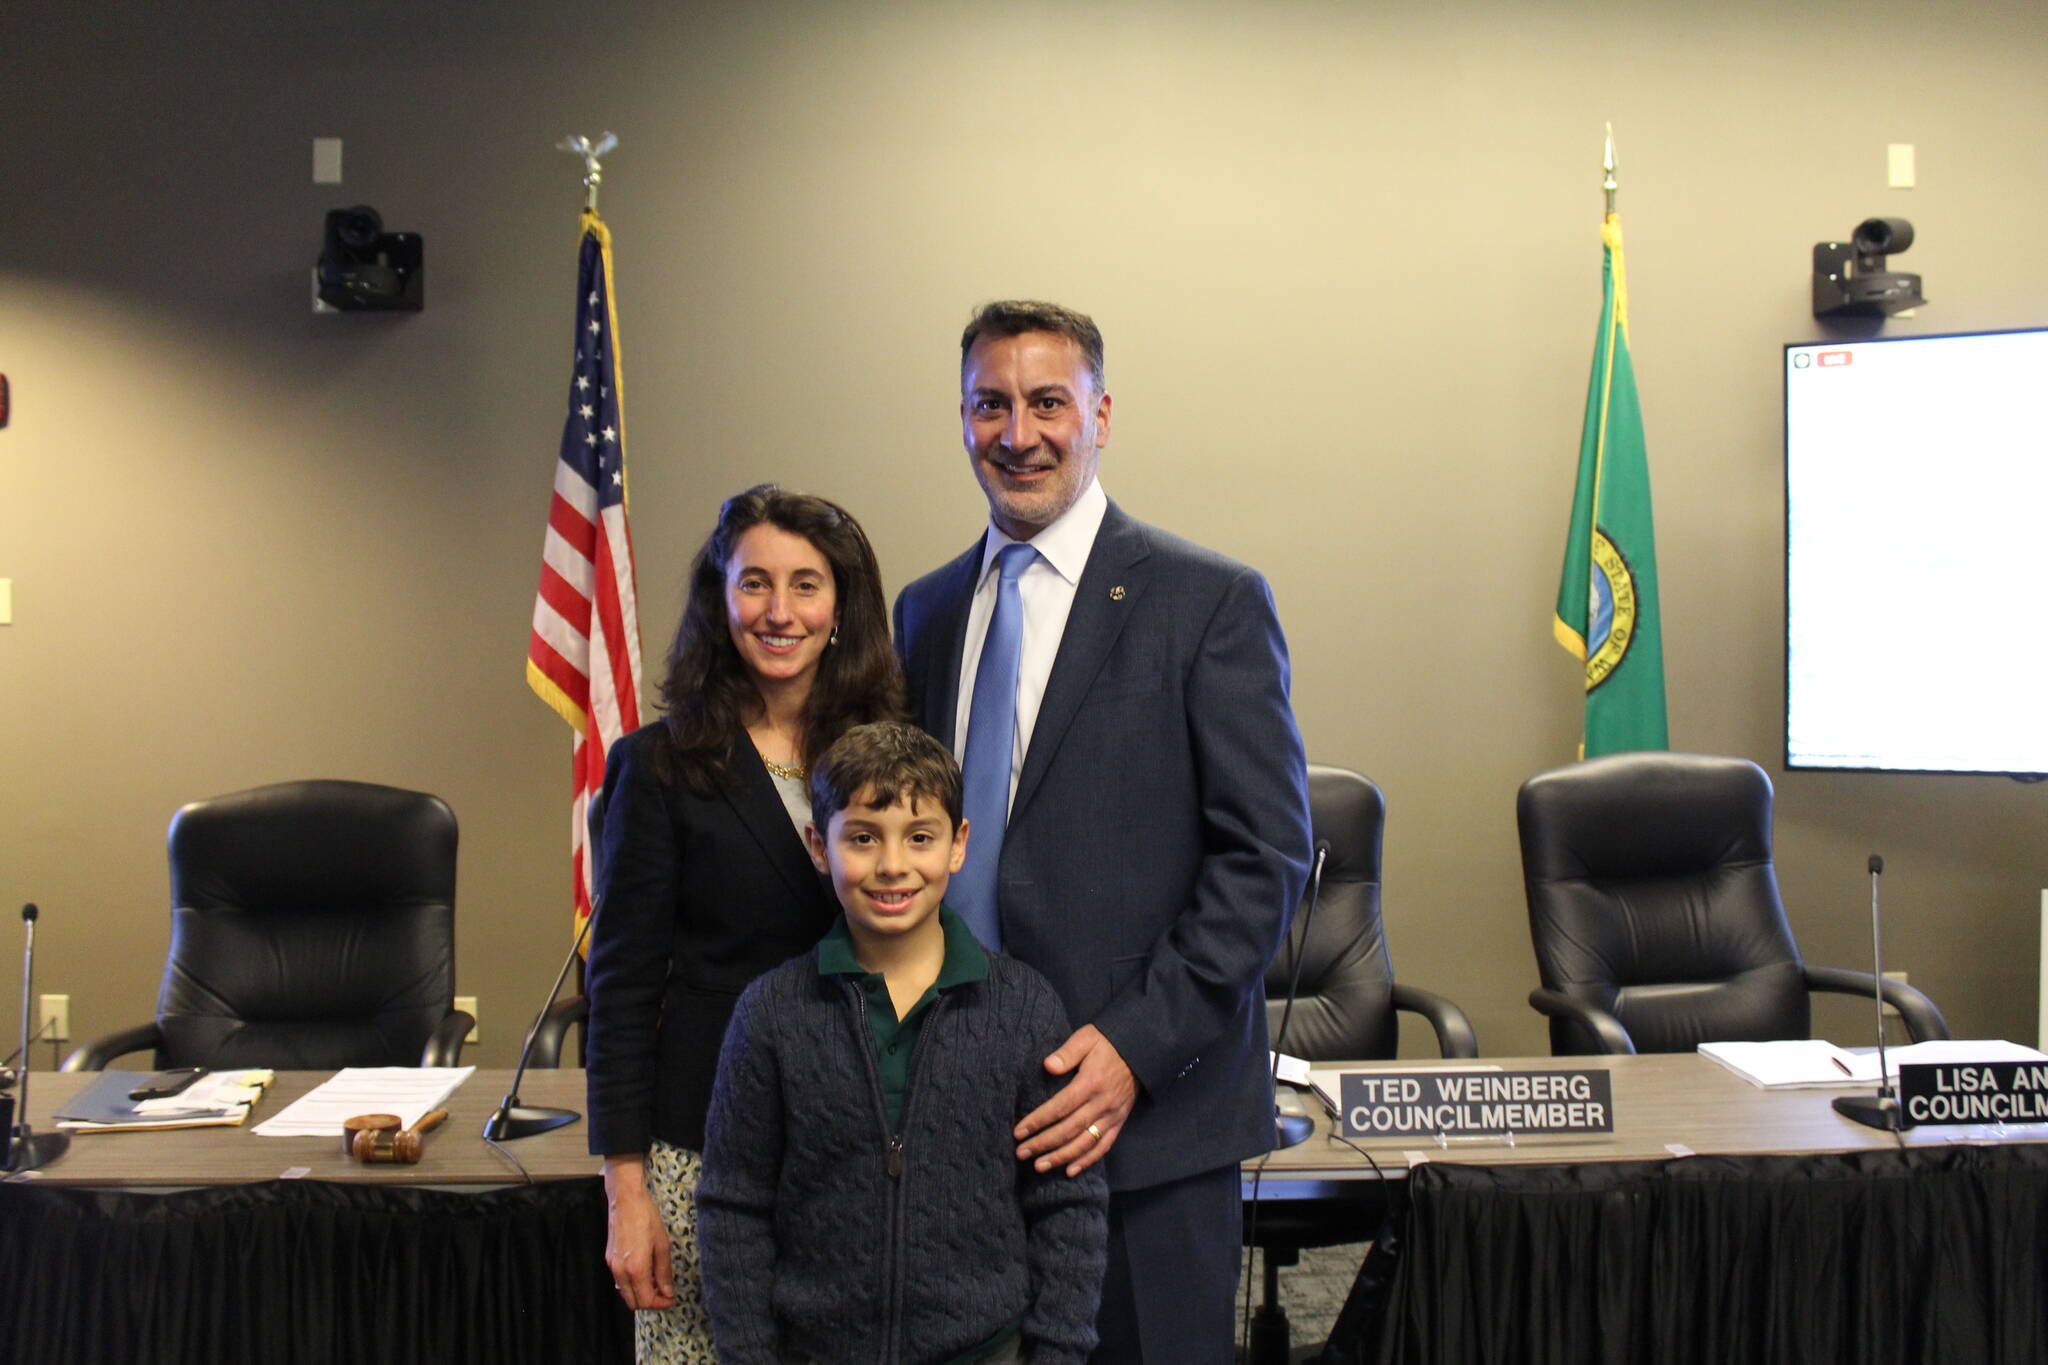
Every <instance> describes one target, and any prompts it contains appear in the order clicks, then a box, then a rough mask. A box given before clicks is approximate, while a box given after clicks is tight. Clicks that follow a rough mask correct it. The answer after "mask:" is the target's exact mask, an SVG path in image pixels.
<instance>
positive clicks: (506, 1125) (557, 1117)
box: [484, 1095, 583, 1142]
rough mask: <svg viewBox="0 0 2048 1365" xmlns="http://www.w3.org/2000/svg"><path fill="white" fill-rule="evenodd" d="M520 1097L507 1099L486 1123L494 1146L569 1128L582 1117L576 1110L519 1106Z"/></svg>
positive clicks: (485, 1130) (485, 1134)
mask: <svg viewBox="0 0 2048 1365" xmlns="http://www.w3.org/2000/svg"><path fill="white" fill-rule="evenodd" d="M518 1101H519V1097H518V1096H517V1095H507V1096H506V1097H505V1102H504V1103H503V1104H501V1105H499V1106H498V1109H497V1112H496V1113H494V1114H492V1115H491V1116H490V1117H489V1118H488V1119H485V1120H484V1136H485V1137H486V1138H489V1139H490V1140H491V1141H492V1142H510V1141H512V1140H513V1139H514V1138H523V1137H532V1136H533V1135H534V1134H535V1133H546V1132H551V1131H553V1130H554V1129H556V1128H566V1127H567V1126H568V1125H570V1124H572V1123H574V1122H576V1120H578V1119H580V1118H582V1117H583V1115H581V1114H579V1113H577V1112H576V1111H575V1110H574V1109H544V1108H540V1107H538V1106H535V1105H527V1104H520V1103H519V1102H518Z"/></svg>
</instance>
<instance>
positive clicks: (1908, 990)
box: [1806, 967, 1948, 1043]
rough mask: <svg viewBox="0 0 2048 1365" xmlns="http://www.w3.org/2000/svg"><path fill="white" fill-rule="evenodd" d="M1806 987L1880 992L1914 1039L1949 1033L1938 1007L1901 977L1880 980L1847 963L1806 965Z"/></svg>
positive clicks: (1835, 991)
mask: <svg viewBox="0 0 2048 1365" xmlns="http://www.w3.org/2000/svg"><path fill="white" fill-rule="evenodd" d="M1806 988H1807V989H1808V990H1810V991H1828V992H1831V993H1833V994H1835V995H1861V996H1866V997H1868V996H1873V995H1879V996H1882V997H1883V998H1884V1002H1885V1003H1886V1004H1887V1005H1890V1006H1891V1007H1892V1008H1893V1009H1895V1010H1897V1011H1898V1012H1899V1017H1900V1018H1901V1019H1904V1020H1905V1021H1906V1032H1908V1033H1910V1034H1912V1035H1913V1041H1914V1042H1916V1043H1925V1042H1931V1041H1934V1040H1936V1039H1941V1038H1946V1037H1948V1020H1946V1019H1944V1018H1942V1017H1941V1011H1940V1009H1938V1008H1937V1007H1936V1006H1935V1003H1934V1002H1933V1001H1932V1000H1930V999H1928V998H1927V997H1926V996H1925V995H1923V994H1921V993H1920V992H1919V991H1917V990H1915V989H1913V987H1911V986H1908V985H1907V984H1906V983H1905V982H1903V981H1893V980H1890V979H1889V978H1886V979H1884V980H1879V979H1878V978H1877V977H1874V976H1872V975H1871V974H1870V973H1869V972H1855V971H1850V970H1849V969H1848V968H1846V967H1808V968H1807V969H1806Z"/></svg>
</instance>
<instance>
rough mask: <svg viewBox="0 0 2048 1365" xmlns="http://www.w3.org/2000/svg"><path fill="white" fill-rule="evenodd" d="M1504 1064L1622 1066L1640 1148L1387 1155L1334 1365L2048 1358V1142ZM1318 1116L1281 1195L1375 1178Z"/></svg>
mask: <svg viewBox="0 0 2048 1365" xmlns="http://www.w3.org/2000/svg"><path fill="white" fill-rule="evenodd" d="M1480 1064H1482V1065H1489V1066H1498V1067H1500V1068H1501V1069H1503V1070H1510V1071H1516V1070H1546V1069H1586V1068H1601V1069H1605V1070H1608V1071H1610V1072H1612V1073H1613V1098H1614V1112H1615V1131H1614V1132H1613V1133H1611V1134H1601V1135H1588V1136H1575V1137H1561V1138H1541V1139H1534V1140H1526V1139H1525V1140H1523V1141H1521V1142H1518V1143H1517V1144H1516V1145H1515V1146H1513V1147H1509V1146H1506V1145H1504V1144H1502V1143H1498V1142H1465V1141H1456V1140H1454V1141H1452V1142H1451V1143H1450V1144H1449V1145H1448V1147H1440V1146H1438V1145H1437V1144H1436V1143H1435V1142H1434V1141H1432V1140H1427V1139H1415V1138H1406V1139H1401V1140H1395V1141H1387V1140H1375V1141H1368V1142H1363V1143H1361V1144H1360V1146H1361V1147H1363V1148H1364V1150H1365V1151H1366V1152H1369V1153H1370V1154H1371V1156H1372V1158H1373V1159H1374V1160H1375V1161H1376V1162H1377V1163H1378V1165H1379V1169H1380V1173H1381V1175H1383V1176H1384V1178H1385V1179H1386V1181H1387V1182H1388V1183H1387V1186H1386V1188H1385V1189H1384V1190H1381V1191H1377V1192H1381V1193H1385V1194H1390V1195H1391V1196H1392V1197H1391V1199H1390V1201H1389V1202H1390V1207H1391V1209H1392V1213H1391V1215H1390V1217H1389V1220H1388V1223H1387V1226H1386V1228H1385V1229H1384V1232H1383V1236H1382V1238H1381V1240H1380V1241H1379V1243H1377V1244H1376V1245H1375V1247H1374V1250H1373V1252H1372V1255H1371V1257H1370V1258H1369V1259H1368V1260H1367V1261H1366V1263H1365V1265H1364V1266H1363V1267H1362V1268H1361V1270H1360V1273H1359V1277H1358V1282H1357V1285H1356V1286H1355V1287H1354V1289H1353V1292H1352V1295H1351V1299H1350V1301H1349V1302H1348V1303H1347V1304H1346V1306H1345V1309H1344V1311H1343V1313H1342V1315H1340V1317H1339V1320H1338V1322H1337V1324H1336V1327H1335V1329H1334V1330H1333V1332H1332V1334H1331V1337H1330V1344H1329V1346H1328V1347H1327V1348H1326V1352H1325V1355H1324V1357H1323V1359H1324V1361H1325V1363H1326V1365H1354V1363H1362V1362H1368V1361H1371V1362H1397V1361H1398V1362H1409V1361H1413V1362H1424V1361H1442V1362H1456V1363H1457V1365H1485V1363H1486V1362H1495V1361H1498V1362H1515V1363H1516V1365H1522V1363H1523V1362H1537V1363H1539V1365H1541V1363H1545V1362H1555V1363H1556V1365H1582V1363H1583V1362H1616V1363H1617V1365H1618V1363H1619V1362H1629V1365H1680V1363H1683V1365H1693V1363H1694V1362H1697V1365H1723V1363H1724V1362H1729V1361H1768V1362H1773V1365H1782V1363H1784V1362H1814V1363H1815V1365H1823V1363H1824V1365H1837V1362H1844V1361H1901V1362H1904V1361H1915V1362H1928V1361H1936V1362H1956V1363H1957V1365H1995V1363H1996V1362H2014V1365H2018V1362H2040V1361H2044V1360H2048V1292H2044V1291H2048V1126H2041V1125H2036V1126H2031V1127H2016V1128H2012V1129H2009V1130H2001V1129H1995V1128H1991V1127H1971V1128H1962V1127H1957V1128H1936V1127H1923V1128H1918V1129H1915V1130H1912V1131H1910V1132H1907V1133H1903V1134H1896V1133H1884V1132H1879V1131H1877V1130H1874V1129H1869V1128H1864V1127H1861V1126H1859V1125H1857V1124H1854V1123H1851V1122H1849V1121H1848V1120H1847V1119H1844V1118H1842V1117H1841V1116H1840V1115H1838V1114H1836V1113H1835V1112H1834V1110H1833V1109H1832V1107H1831V1101H1832V1100H1833V1099H1834V1097H1835V1096H1836V1095H1839V1094H1843V1093H1850V1092H1846V1091H1842V1090H1790V1091H1785V1090H1780V1091H1765V1090H1760V1089H1758V1088H1756V1087H1755V1086H1752V1085H1750V1084H1749V1083H1748V1082H1746V1081H1744V1080H1742V1079H1741V1078H1740V1077H1738V1076H1735V1075H1734V1074H1732V1073H1731V1072H1729V1071H1727V1070H1726V1069H1724V1068H1722V1067H1720V1066H1718V1065H1716V1064H1715V1063H1713V1062H1711V1061H1709V1060H1707V1059H1706V1058H1703V1057H1699V1056H1696V1055H1692V1054H1683V1055H1672V1056H1642V1057H1584V1058H1548V1057H1544V1058H1483V1059H1481V1062H1480ZM1394 1065H1395V1066H1397V1067H1398V1066H1402V1065H1405V1066H1406V1067H1407V1068H1408V1069H1425V1070H1426V1069H1436V1068H1437V1067H1440V1066H1442V1065H1443V1064H1442V1063H1435V1064H1431V1063H1420V1062H1417V1063H1407V1064H1394ZM1371 1069H1373V1070H1375V1071H1380V1070H1385V1069H1388V1067H1386V1066H1377V1065H1376V1066H1372V1067H1371ZM1310 1108H1311V1110H1312V1112H1314V1114H1315V1117H1316V1120H1317V1126H1316V1131H1315V1133H1314V1134H1313V1135H1312V1136H1311V1137H1310V1138H1309V1139H1308V1140H1307V1141H1305V1142H1303V1143H1301V1144H1299V1145H1297V1146H1295V1147H1291V1148H1287V1149H1284V1150H1282V1151H1279V1152H1276V1153H1274V1154H1273V1155H1272V1157H1271V1158H1270V1159H1269V1160H1268V1161H1267V1162H1266V1164H1265V1169H1264V1176H1263V1180H1262V1182H1261V1183H1262V1186H1263V1188H1262V1191H1261V1193H1262V1195H1268V1194H1277V1195H1280V1196H1281V1197H1285V1196H1286V1195H1288V1194H1295V1195H1304V1196H1321V1197H1328V1196H1330V1195H1331V1194H1332V1193H1333V1192H1342V1191H1344V1190H1346V1189H1349V1190H1353V1191H1356V1190H1358V1189H1359V1188H1360V1187H1359V1186H1358V1183H1357V1182H1358V1181H1359V1179H1360V1177H1361V1175H1367V1174H1368V1173H1369V1172H1370V1171H1371V1166H1370V1164H1369V1163H1368V1162H1367V1161H1366V1159H1365V1157H1364V1156H1362V1155H1360V1154H1359V1153H1358V1152H1357V1151H1355V1150H1354V1149H1352V1148H1351V1147H1348V1146H1346V1145H1345V1144H1343V1143H1341V1142H1339V1141H1337V1140H1335V1139H1333V1138H1331V1137H1330V1136H1329V1123H1328V1120H1327V1116H1326V1115H1325V1114H1323V1113H1322V1111H1321V1107H1320V1105H1319V1104H1316V1103H1315V1102H1313V1101H1311V1103H1310ZM1369 1178H1374V1179H1377V1178H1379V1177H1378V1176H1369Z"/></svg>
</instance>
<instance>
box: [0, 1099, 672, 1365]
mask: <svg viewBox="0 0 2048 1365" xmlns="http://www.w3.org/2000/svg"><path fill="white" fill-rule="evenodd" d="M330 1074H331V1073H328V1072H319V1073H312V1072H280V1073H279V1074H278V1076H277V1080H276V1082H275V1084H273V1085H272V1086H271V1087H270V1091H269V1093H268V1094H266V1095H265V1096H264V1098H263V1100H262V1101H261V1102H260V1103H259V1104H258V1105H257V1107H256V1111H255V1113H254V1114H253V1115H252V1116H251V1117H250V1119H249V1120H248V1122H247V1124H246V1126H244V1127H239V1128H187V1129H175V1130H167V1131H163V1132H137V1133H93V1134H89V1135H80V1136H75V1137H74V1138H73V1139H72V1142H71V1147H70V1150H69V1151H68V1152H66V1153H65V1154H64V1156H62V1157H61V1158H59V1159H58V1160H57V1161H55V1162H53V1163H52V1164H51V1165H50V1166H48V1167H47V1168H46V1169H44V1170H42V1171H39V1172H36V1173H35V1174H33V1175H32V1176H29V1177H26V1178H22V1177H16V1178H14V1179H13V1180H11V1181H9V1182H8V1183H4V1184H0V1285H4V1286H6V1289H5V1296H4V1298H0V1361H17V1360H18V1361H23V1362H29V1361H34V1362H36V1363H37V1365H68V1363H69V1362H79V1363H80V1365H88V1363H93V1365H96V1363H97V1362H101V1361H147V1362H159V1361H162V1362H175V1361H204V1362H206V1363H207V1365H231V1363H233V1362H249V1365H273V1363H274V1362H279V1361H292V1362H295V1363H298V1362H310V1363H311V1365H323V1363H324V1362H335V1365H361V1363H362V1362H365V1361H434V1362H436V1365H440V1363H441V1362H471V1361H473V1362H478V1365H483V1362H491V1363H492V1365H497V1362H523V1361H534V1362H548V1363H549V1365H559V1363H560V1362H567V1361H578V1362H580V1361H618V1362H627V1361H630V1360H631V1359H632V1355H633V1352H632V1323H631V1315H630V1314H629V1313H628V1312H627V1311H626V1309H625V1307H624V1305H623V1304H622V1303H621V1302H620V1301H619V1298H618V1295H617V1294H616V1293H615V1292H613V1289H612V1284H611V1277H610V1275H609V1273H608V1272H607V1271H606V1270H605V1266H604V1242H605V1204H604V1192H603V1188H602V1185H601V1183H600V1182H599V1180H598V1178H597V1172H598V1166H599V1163H598V1160H597V1158H595V1157H592V1156H590V1155H589V1154H588V1153H587V1152H586V1151H585V1150H584V1143H585V1140H586V1134H585V1128H584V1125H583V1124H582V1123H581V1122H577V1123H573V1124H570V1125H569V1126H567V1127H565V1128H559V1129H556V1130H554V1131H553V1132H549V1133H542V1134H539V1135H536V1136H534V1137H530V1138H522V1139H520V1140H518V1141H516V1142H508V1143H504V1144H503V1149H504V1151H505V1152H507V1153H510V1154H511V1155H513V1156H516V1157H517V1159H518V1165H517V1166H515V1165H514V1164H513V1162H512V1161H510V1160H508V1159H506V1157H505V1156H502V1155H500V1154H499V1153H498V1152H496V1151H494V1150H492V1149H491V1148H490V1147H489V1146H487V1145H486V1144H485V1143H484V1141H483V1138H482V1132H483V1125H484V1119H485V1117H486V1116H487V1115H488V1114H489V1113H490V1112H491V1111H492V1110H493V1109H495V1108H496V1107H497V1104H498V1101H499V1099H500V1097H501V1096H502V1095H503V1094H504V1089H505V1086H506V1085H507V1083H508V1082H509V1081H510V1079H511V1073H510V1072H507V1071H485V1070H479V1071H478V1072H477V1073H476V1074H475V1075H473V1076H471V1077H470V1078H469V1080H468V1081H467V1082H465V1083H464V1084H463V1086H462V1087H461V1088H460V1089H459V1090H457V1091H456V1092H455V1094H454V1096H453V1097H452V1098H451V1099H450V1100H449V1101H448V1104H447V1108H448V1110H449V1121H448V1122H447V1123H446V1124H444V1125H442V1126H441V1127H440V1128H438V1129H436V1130H435V1131H434V1132H432V1133H430V1134H428V1135H427V1137H426V1140H425V1157H424V1159H423V1160H422V1161H421V1162H420V1163H419V1164H418V1165H416V1166H403V1165H367V1166H366V1165H360V1164H358V1163H356V1162H354V1161H350V1160H348V1159H346V1158H345V1157H343V1155H342V1152H341V1138H340V1134H339V1133H336V1134H335V1135H334V1136H333V1137H331V1138H285V1137H259V1136H257V1134H256V1133H255V1132H254V1131H253V1130H254V1128H255V1127H256V1125H257V1124H259V1123H261V1122H262V1121H263V1120H264V1119H266V1118H268V1117H270V1116H272V1115H274V1114H277V1113H279V1112H280V1111H281V1110H282V1109H283V1108H284V1106H285V1105H286V1104H288V1103H289V1102H290V1101H292V1100H294V1099H296V1098H297V1097H298V1096H300V1095H302V1094H304V1093H305V1092H306V1091H307V1090H309V1089H311V1088H312V1087H313V1086H314V1085H316V1084H318V1083H319V1082H320V1081H322V1080H325V1079H326V1078H327V1076H328V1075H330ZM92 1079H93V1077H91V1076H90V1075H64V1074H45V1073H37V1074H36V1075H35V1077H34V1078H33V1080H32V1082H31V1089H30V1099H31V1105H32V1110H31V1119H32V1122H33V1123H34V1125H35V1127H36V1130H37V1131H38V1132H47V1131H49V1130H50V1129H51V1128H52V1127H54V1124H53V1122H52V1120H51V1111H52V1108H53V1107H54V1106H56V1105H58V1104H59V1103H60V1102H61V1101H62V1100H63V1099H64V1098H66V1097H67V1096H69V1095H71V1094H73V1093H75V1092H76V1091H78V1090H79V1089H81V1088H82V1087H84V1086H85V1085H87V1084H89V1083H90V1082H91V1081H92ZM520 1098H521V1100H522V1101H523V1102H524V1103H526V1104H529V1105H555V1106H560V1107H563V1108H568V1109H574V1110H576V1111H578V1112H579V1113H580V1112H581V1111H582V1110H583V1107H584V1098H583V1073H582V1072H580V1071H532V1072H528V1073H527V1075H526V1077H525V1079H524V1080H523V1081H522V1082H521V1085H520ZM520 1167H524V1171H523V1172H522V1170H521V1169H520ZM529 1181H530V1182H531V1183H529Z"/></svg>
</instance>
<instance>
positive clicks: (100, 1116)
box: [54, 1070, 271, 1133]
mask: <svg viewBox="0 0 2048 1365" xmlns="http://www.w3.org/2000/svg"><path fill="white" fill-rule="evenodd" d="M155 1074H156V1073H155V1072H152V1071H102V1072H101V1073H100V1075H99V1079H98V1080H96V1081H94V1082H93V1083H92V1084H91V1085H89V1086H87V1087H86V1088H85V1089H83V1090H81V1091H79V1092H78V1093H77V1094H76V1095H73V1096H72V1097H71V1098H70V1099H68V1100H66V1101H64V1103H63V1105H62V1106H61V1107H59V1108H58V1109H57V1111H56V1113H55V1115H54V1117H55V1118H56V1120H57V1127H58V1128H60V1129H62V1130H63V1131H65V1132H67V1133H138V1132H150V1131H153V1130H157V1129H162V1128H224V1127H232V1126H234V1125H236V1124H239V1123H240V1122H241V1121H242V1120H243V1119H245V1118H247V1117H248V1116H249V1110H250V1108H251V1106H253V1105H254V1104H255V1103H256V1101H257V1100H259V1099H261V1098H262V1097H263V1087H264V1086H266V1085H269V1084H270V1081H271V1073H270V1072H268V1071H260V1070H252V1071H213V1072H208V1073H207V1074H206V1075H204V1076H201V1077H200V1078H199V1079H198V1080H196V1081H194V1082H192V1084H190V1085H188V1086H186V1087H185V1088H184V1089H183V1090H181V1091H179V1092H178V1093H177V1094H175V1095H170V1096H167V1097H165V1098H163V1099H160V1100H132V1099H129V1098H128V1092H129V1091H131V1090H134V1089H136V1088H137V1087H139V1086H141V1085H142V1084H143V1083H144V1082H146V1081H148V1080H149V1079H150V1078H151V1077H152V1076H154V1075H155Z"/></svg>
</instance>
